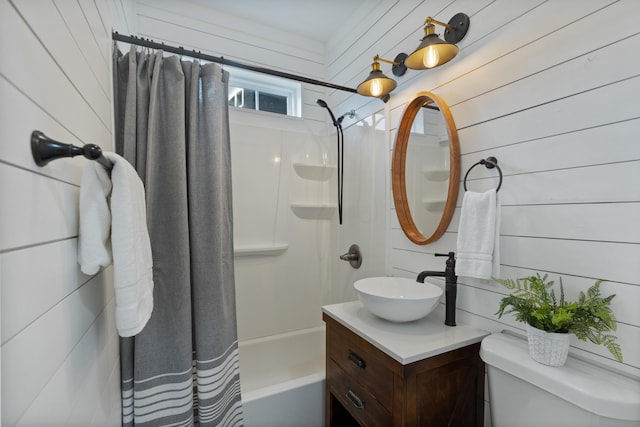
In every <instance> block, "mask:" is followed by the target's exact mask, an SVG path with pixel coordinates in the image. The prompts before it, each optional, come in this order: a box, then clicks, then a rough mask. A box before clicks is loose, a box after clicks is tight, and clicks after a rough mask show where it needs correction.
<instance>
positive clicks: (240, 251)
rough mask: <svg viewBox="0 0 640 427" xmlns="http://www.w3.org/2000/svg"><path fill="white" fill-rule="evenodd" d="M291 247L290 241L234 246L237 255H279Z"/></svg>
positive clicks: (234, 252)
mask: <svg viewBox="0 0 640 427" xmlns="http://www.w3.org/2000/svg"><path fill="white" fill-rule="evenodd" d="M288 248H289V244H288V243H273V244H265V245H255V246H254V245H247V246H238V247H235V248H233V254H234V255H235V256H238V257H240V256H278V255H282V254H283V253H285V252H286V250H287V249H288Z"/></svg>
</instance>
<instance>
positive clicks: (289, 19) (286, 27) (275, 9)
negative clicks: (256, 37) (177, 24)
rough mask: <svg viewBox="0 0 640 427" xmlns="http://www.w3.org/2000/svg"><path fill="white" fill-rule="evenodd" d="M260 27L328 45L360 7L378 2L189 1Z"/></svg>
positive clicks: (327, 0)
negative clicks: (274, 29) (272, 28)
mask: <svg viewBox="0 0 640 427" xmlns="http://www.w3.org/2000/svg"><path fill="white" fill-rule="evenodd" d="M188 1H190V2H192V3H196V4H199V5H201V6H207V7H211V8H212V9H216V10H219V11H220V12H224V13H227V14H230V15H235V16H238V17H241V18H244V19H247V20H250V21H254V22H257V23H259V24H262V25H266V26H270V27H275V28H279V29H281V30H283V31H286V32H289V33H294V34H299V35H302V36H305V37H307V38H310V39H313V40H318V41H321V42H327V41H328V40H329V39H330V38H331V36H332V35H334V34H335V32H336V30H337V29H338V28H340V27H341V26H342V25H343V24H344V23H345V22H346V21H347V20H348V19H350V18H351V17H352V16H353V14H354V13H356V12H357V11H358V10H359V9H360V8H361V7H363V6H364V5H366V4H368V5H370V6H375V5H376V4H377V3H378V2H379V1H380V0H377V1H375V2H374V1H371V0H188Z"/></svg>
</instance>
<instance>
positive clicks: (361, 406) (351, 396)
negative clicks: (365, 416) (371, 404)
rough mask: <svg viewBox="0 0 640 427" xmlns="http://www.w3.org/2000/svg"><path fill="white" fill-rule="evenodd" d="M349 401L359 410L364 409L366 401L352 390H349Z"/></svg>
mask: <svg viewBox="0 0 640 427" xmlns="http://www.w3.org/2000/svg"><path fill="white" fill-rule="evenodd" d="M347 399H349V401H350V402H351V403H352V404H353V406H355V407H356V408H358V409H364V401H363V400H362V399H360V398H359V397H358V395H357V394H355V393H354V392H353V391H351V389H349V390H347Z"/></svg>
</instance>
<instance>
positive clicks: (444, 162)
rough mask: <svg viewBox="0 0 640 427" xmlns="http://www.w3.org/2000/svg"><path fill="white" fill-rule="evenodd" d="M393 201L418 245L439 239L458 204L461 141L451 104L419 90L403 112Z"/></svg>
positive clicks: (395, 155)
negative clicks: (450, 108)
mask: <svg viewBox="0 0 640 427" xmlns="http://www.w3.org/2000/svg"><path fill="white" fill-rule="evenodd" d="M391 181H392V188H393V201H394V203H395V206H396V214H397V215H398V221H399V222H400V226H401V227H402V230H403V231H404V233H405V234H406V235H407V237H408V238H409V240H411V241H412V242H413V243H416V244H418V245H426V244H427V243H431V242H434V241H436V240H438V239H439V238H440V237H441V236H442V235H443V234H444V232H445V231H446V229H447V227H448V226H449V222H450V221H451V217H452V216H453V212H454V211H455V208H456V201H457V199H458V187H459V185H460V144H459V142H458V132H457V131H456V126H455V123H454V122H453V116H452V115H451V112H450V111H449V107H447V104H445V102H444V101H443V100H442V98H440V97H439V96H437V95H435V94H433V93H430V92H420V93H418V94H417V95H416V97H415V98H413V99H412V100H411V101H410V102H409V104H408V105H407V107H406V108H405V110H404V113H403V115H402V120H401V121H400V127H399V128H398V134H397V136H396V143H395V146H394V148H393V160H392V163H391Z"/></svg>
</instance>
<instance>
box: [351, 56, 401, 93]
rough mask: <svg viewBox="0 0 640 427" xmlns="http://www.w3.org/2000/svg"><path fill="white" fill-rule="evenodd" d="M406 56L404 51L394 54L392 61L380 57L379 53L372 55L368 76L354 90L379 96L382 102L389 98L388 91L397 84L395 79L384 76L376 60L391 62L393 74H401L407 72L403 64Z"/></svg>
mask: <svg viewBox="0 0 640 427" xmlns="http://www.w3.org/2000/svg"><path fill="white" fill-rule="evenodd" d="M406 57H407V55H406V54H405V53H400V54H398V56H396V58H395V60H394V61H390V60H388V59H384V58H380V55H376V56H374V57H373V64H371V73H369V77H367V79H366V80H365V81H363V82H362V83H360V84H359V85H358V87H357V88H356V91H357V92H358V93H359V94H360V95H363V96H373V97H375V98H380V99H382V100H383V101H384V102H387V101H388V100H389V92H391V91H392V90H394V89H395V88H396V86H397V85H398V84H397V83H396V81H395V80H393V79H392V78H390V77H387V76H385V75H384V74H383V73H382V71H380V63H379V62H378V61H382V62H386V63H388V64H392V65H393V67H392V68H391V70H392V72H393V75H394V76H402V75H404V73H406V72H407V67H405V65H404V60H405V58H406Z"/></svg>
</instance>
